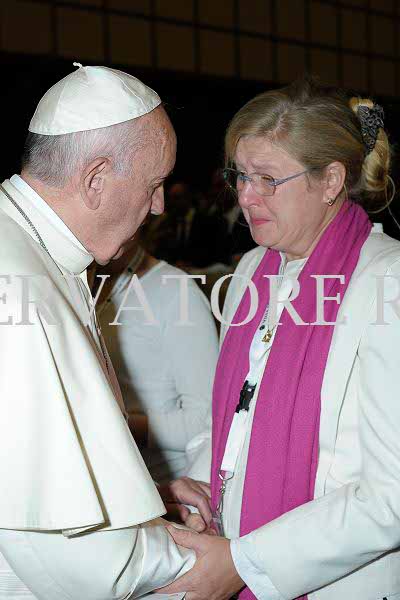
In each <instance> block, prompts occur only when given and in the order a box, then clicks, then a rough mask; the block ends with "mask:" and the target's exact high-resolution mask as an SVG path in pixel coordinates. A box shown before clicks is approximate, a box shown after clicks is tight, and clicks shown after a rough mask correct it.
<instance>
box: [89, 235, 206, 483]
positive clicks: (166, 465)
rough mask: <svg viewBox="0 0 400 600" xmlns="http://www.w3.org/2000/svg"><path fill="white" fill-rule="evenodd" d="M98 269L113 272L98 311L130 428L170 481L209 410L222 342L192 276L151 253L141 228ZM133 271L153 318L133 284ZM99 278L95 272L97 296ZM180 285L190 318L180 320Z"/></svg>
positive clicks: (157, 471) (162, 479)
mask: <svg viewBox="0 0 400 600" xmlns="http://www.w3.org/2000/svg"><path fill="white" fill-rule="evenodd" d="M96 274H97V275H107V276H108V277H107V279H105V283H104V285H103V286H102V288H101V292H100V295H99V297H98V299H97V303H96V310H97V316H98V319H99V322H100V326H101V329H102V332H103V335H104V338H105V341H106V345H107V349H108V352H109V354H110V357H111V360H112V363H113V365H114V368H115V370H116V374H117V378H118V381H119V384H120V387H121V391H122V396H123V400H124V403H125V407H126V410H127V412H128V415H129V424H130V427H131V429H132V432H133V435H134V437H135V440H136V442H137V443H138V444H139V447H140V449H141V453H142V456H143V458H144V460H145V463H146V465H147V467H148V469H149V471H150V474H151V475H152V477H153V479H154V480H156V481H157V482H158V483H167V482H168V481H169V480H171V479H175V478H177V477H180V476H182V475H183V473H184V470H185V465H186V460H185V446H186V444H187V443H188V442H189V440H190V439H192V438H193V437H194V436H195V435H197V434H198V433H200V432H201V431H202V430H203V429H204V428H205V426H206V419H207V418H208V417H209V415H210V412H211V397H212V384H213V379H214V372H215V365H216V362H217V354H218V340H217V334H216V328H215V324H214V320H213V317H212V315H211V310H210V306H209V303H208V301H207V299H206V297H205V295H204V294H203V292H202V291H201V290H200V289H199V286H198V285H197V284H196V283H195V281H194V280H193V279H187V276H186V274H185V273H184V272H183V271H181V270H180V269H177V268H175V267H173V266H171V265H169V264H168V263H166V262H165V261H163V260H158V259H156V258H154V257H153V256H151V255H150V254H149V253H148V252H147V251H146V250H145V249H144V248H143V246H142V245H141V244H140V238H139V236H138V234H136V236H135V239H134V240H132V241H131V242H130V243H129V244H128V245H127V247H126V251H125V253H124V254H123V255H122V256H121V258H120V259H118V260H115V261H112V262H110V263H108V265H106V266H104V267H101V266H97V269H96ZM134 275H136V276H137V278H138V285H139V286H140V288H141V290H142V291H143V294H144V298H143V301H144V302H146V303H148V305H149V307H150V310H151V314H152V316H153V317H154V321H155V322H150V323H149V318H150V321H151V320H152V319H151V317H150V316H149V314H147V313H146V310H144V309H143V306H142V304H141V296H140V294H139V296H138V295H137V294H136V290H135V287H134V286H132V285H131V284H132V277H133V276H134ZM182 278H183V279H186V280H187V281H186V282H182ZM101 282H102V279H101V277H96V278H95V281H94V286H93V295H94V296H96V294H97V293H98V289H99V286H100V285H101ZM182 284H183V285H187V289H188V296H187V303H188V317H189V321H190V322H188V323H183V324H180V323H179V322H180V321H181V319H182V316H181V313H182V310H184V307H183V306H182V304H183V301H182V296H181V289H182ZM116 323H119V324H116Z"/></svg>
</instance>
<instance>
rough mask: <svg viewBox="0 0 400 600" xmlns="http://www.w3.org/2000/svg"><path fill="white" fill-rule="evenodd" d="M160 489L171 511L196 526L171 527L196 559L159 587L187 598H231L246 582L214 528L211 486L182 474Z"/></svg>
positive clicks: (171, 513)
mask: <svg viewBox="0 0 400 600" xmlns="http://www.w3.org/2000/svg"><path fill="white" fill-rule="evenodd" d="M159 492H160V495H161V497H162V498H163V500H164V503H165V505H166V508H167V510H168V515H169V516H172V517H175V518H176V516H179V518H180V519H181V520H182V521H183V523H185V525H186V526H188V527H190V528H191V529H192V530H193V531H187V530H182V529H177V528H175V527H174V526H173V525H171V526H170V527H168V531H169V533H170V534H171V536H172V537H173V539H174V541H175V542H176V543H177V544H179V545H180V546H183V547H184V548H189V549H191V550H193V551H194V552H195V554H196V563H195V565H194V567H193V568H192V569H191V570H190V571H188V572H187V573H185V575H183V576H182V577H180V578H179V579H177V580H175V581H174V582H173V583H171V584H170V585H168V586H166V587H163V588H161V589H159V590H157V591H158V592H161V593H164V594H174V593H178V592H186V600H227V599H228V598H231V597H232V595H233V594H235V593H236V592H238V591H239V590H240V589H241V588H242V587H243V586H244V582H243V580H242V579H241V578H240V577H239V575H238V573H237V571H236V569H235V565H234V563H233V560H232V556H231V552H230V543H229V540H227V539H226V538H222V537H218V536H217V535H216V534H215V531H214V529H212V513H211V507H210V498H211V492H210V486H209V485H208V484H207V483H204V482H202V481H195V480H194V479H190V478H189V477H182V478H180V479H176V480H175V481H172V482H171V483H169V484H168V485H166V486H162V487H160V488H159ZM185 504H189V505H191V506H195V507H196V508H197V509H198V510H199V514H197V513H196V514H195V513H191V512H190V510H189V509H188V508H187V507H186V506H184V505H185ZM199 534H201V535H199Z"/></svg>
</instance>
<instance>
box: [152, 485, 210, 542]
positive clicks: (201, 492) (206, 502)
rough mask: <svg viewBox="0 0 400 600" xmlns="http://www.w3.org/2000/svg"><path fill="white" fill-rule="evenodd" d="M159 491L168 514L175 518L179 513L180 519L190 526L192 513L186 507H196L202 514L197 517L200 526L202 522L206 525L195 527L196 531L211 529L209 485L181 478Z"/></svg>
mask: <svg viewBox="0 0 400 600" xmlns="http://www.w3.org/2000/svg"><path fill="white" fill-rule="evenodd" d="M158 491H159V493H160V495H161V498H162V499H163V501H164V503H165V505H166V508H167V511H168V513H169V514H171V515H172V516H173V517H175V516H176V513H177V514H178V515H179V517H180V519H182V521H183V522H184V523H185V524H187V525H188V526H190V525H189V523H186V521H187V519H188V517H189V516H190V515H191V513H190V510H189V509H188V508H187V507H186V506H184V505H185V504H190V506H195V507H196V508H197V509H198V511H199V512H200V515H201V516H200V515H197V517H198V518H197V519H196V521H198V524H200V520H201V522H203V523H204V525H203V526H199V525H198V526H197V527H194V529H196V531H203V530H204V529H205V528H206V526H207V527H210V525H211V522H212V514H211V507H210V497H211V491H210V486H209V485H208V483H204V482H203V481H196V480H194V479H190V477H181V478H180V479H175V480H174V481H171V482H170V483H168V484H167V485H163V486H161V487H159V488H158Z"/></svg>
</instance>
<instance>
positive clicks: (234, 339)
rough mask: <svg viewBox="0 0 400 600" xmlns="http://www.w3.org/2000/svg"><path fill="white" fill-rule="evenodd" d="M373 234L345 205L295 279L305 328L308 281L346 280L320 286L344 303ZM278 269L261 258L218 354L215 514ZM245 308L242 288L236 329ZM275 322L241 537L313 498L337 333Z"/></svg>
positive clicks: (274, 255) (328, 306)
mask: <svg viewBox="0 0 400 600" xmlns="http://www.w3.org/2000/svg"><path fill="white" fill-rule="evenodd" d="M370 230H371V223H370V221H369V219H368V216H367V214H366V213H365V212H364V210H363V209H362V208H360V207H359V206H358V205H356V204H353V203H350V202H346V203H345V204H344V205H343V206H342V208H341V209H340V211H339V213H338V214H337V215H336V217H335V218H334V219H333V221H332V222H331V223H330V224H329V226H328V227H327V228H326V230H325V231H324V233H323V235H322V236H321V238H320V240H319V242H318V244H317V246H316V247H315V249H314V251H313V253H312V254H311V256H310V257H309V259H308V261H307V263H306V265H305V267H304V268H303V270H302V272H301V274H300V277H299V284H300V293H299V295H298V297H297V299H296V300H294V301H293V306H294V308H295V309H296V311H297V313H298V314H299V315H300V317H301V318H302V320H303V321H304V322H306V323H312V322H314V321H315V320H316V280H315V279H314V278H313V277H310V275H319V274H321V275H325V274H326V275H335V274H342V275H344V276H345V284H344V285H341V283H340V281H339V280H338V279H333V278H332V279H327V280H325V286H324V291H325V294H324V295H325V296H335V295H336V294H338V293H339V294H340V299H341V301H342V300H343V295H344V293H345V291H346V289H347V285H348V283H349V281H350V278H351V276H352V274H353V271H354V269H355V267H356V265H357V262H358V259H359V255H360V250H361V247H362V245H363V244H364V242H365V240H366V239H367V237H368V235H369V232H370ZM280 262H281V261H280V255H279V253H278V252H277V251H275V250H271V249H268V250H267V251H266V252H265V255H264V257H263V259H262V260H261V263H260V264H259V266H258V268H257V270H256V272H255V274H254V276H253V282H254V284H255V285H256V287H257V290H258V293H259V306H258V310H257V313H256V315H255V317H254V318H253V319H252V321H250V322H249V323H248V324H247V325H243V326H240V327H231V328H230V329H229V330H228V333H227V334H226V337H225V340H224V343H223V346H222V349H221V353H220V357H219V361H218V365H217V371H216V376H215V382H214V392H213V460H212V471H211V490H212V505H213V509H215V506H216V504H217V502H218V499H219V490H220V480H219V478H218V473H219V469H220V465H221V463H222V458H223V454H224V450H225V445H226V441H227V436H228V433H229V429H230V426H231V422H232V419H233V415H234V412H235V408H236V405H237V403H238V399H239V393H240V390H241V388H242V385H243V383H244V380H245V377H246V375H247V373H248V371H249V349H250V345H251V342H252V340H253V337H254V334H255V332H256V330H257V327H258V326H259V323H260V321H261V318H262V317H263V315H264V313H265V310H266V307H267V306H268V303H269V284H268V279H266V278H265V277H263V275H275V274H277V273H278V270H279V266H280ZM249 307H250V294H249V291H248V289H246V292H245V293H244V295H243V297H242V300H241V302H240V304H239V307H238V309H237V312H236V314H235V317H234V319H233V323H240V322H241V321H243V320H244V319H245V318H246V316H247V315H248V312H249ZM338 310H339V305H338V304H337V303H336V302H333V301H326V302H325V304H324V317H325V321H335V320H336V317H337V313H338ZM280 322H281V323H282V324H281V325H279V326H278V328H277V331H276V335H275V339H274V343H273V345H272V348H271V351H270V355H269V358H268V365H267V368H266V370H265V373H264V376H263V378H262V381H261V382H260V383H259V384H258V385H259V386H260V389H259V395H258V400H257V406H256V410H255V414H254V421H253V427H252V433H251V440H250V448H249V455H248V461H247V469H246V477H245V483H244V490H243V501H242V511H241V522H240V535H241V536H242V535H246V534H247V533H249V532H250V531H253V530H254V529H257V528H258V527H261V526H262V525H264V524H266V523H269V522H270V521H272V520H273V519H277V518H278V517H279V516H280V515H282V514H284V513H286V512H288V511H290V510H292V509H294V508H296V507H297V506H299V505H301V504H304V503H305V502H309V501H310V500H312V499H313V497H314V484H315V476H316V471H317V464H318V445H319V418H320V410H321V387H322V381H323V377H324V372H325V366H326V361H327V357H328V353H329V348H330V344H331V339H332V334H333V328H334V327H333V326H332V325H325V326H321V325H320V326H318V325H307V326H296V324H295V323H294V322H293V320H292V318H291V317H290V315H289V314H288V313H287V311H286V310H284V311H283V313H282V316H281V318H280ZM282 559H283V560H284V556H283V557H282ZM288 576H290V574H288ZM240 598H241V600H250V599H253V598H255V596H254V595H253V594H252V593H251V591H250V590H249V589H248V588H246V589H245V590H244V591H243V592H242V593H241V594H240ZM302 598H304V599H305V598H306V596H304V597H302Z"/></svg>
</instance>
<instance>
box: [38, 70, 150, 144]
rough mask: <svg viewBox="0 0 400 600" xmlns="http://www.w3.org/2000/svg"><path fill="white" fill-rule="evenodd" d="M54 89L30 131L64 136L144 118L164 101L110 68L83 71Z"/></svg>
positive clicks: (48, 95) (46, 98) (120, 72)
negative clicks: (143, 116)
mask: <svg viewBox="0 0 400 600" xmlns="http://www.w3.org/2000/svg"><path fill="white" fill-rule="evenodd" d="M74 65H76V66H79V68H78V69H77V70H76V71H74V72H73V73H70V74H69V75H67V76H66V77H64V78H63V79H61V81H59V82H58V83H56V84H55V85H53V87H51V88H50V89H49V90H48V91H47V92H46V93H45V95H44V96H43V98H42V99H41V100H40V102H39V104H38V105H37V108H36V110H35V113H34V115H33V117H32V120H31V122H30V124H29V131H31V132H32V133H39V134H42V135H62V134H65V133H74V132H76V131H88V130H90V129H99V128H100V127H109V126H110V125H116V124H117V123H123V122H125V121H129V120H130V119H136V118H137V117H141V116H142V115H145V114H147V113H149V112H151V111H152V110H154V109H155V108H156V107H157V106H159V105H160V104H161V99H160V97H159V96H158V94H156V92H154V90H152V89H151V88H149V87H147V85H144V83H142V82H141V81H139V79H136V77H133V76H132V75H128V73H124V72H123V71H118V70H116V69H109V68H108V67H82V65H80V64H79V63H74Z"/></svg>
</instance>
